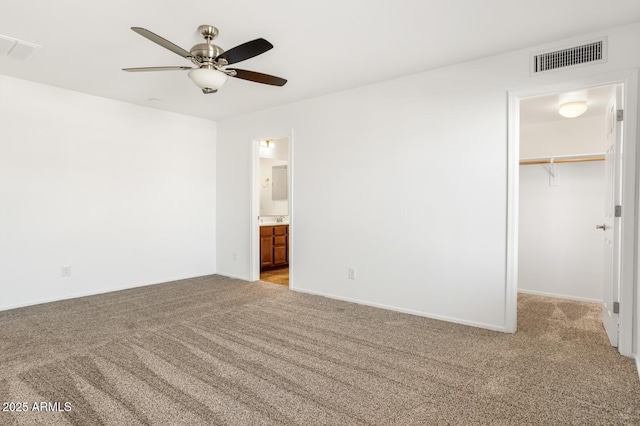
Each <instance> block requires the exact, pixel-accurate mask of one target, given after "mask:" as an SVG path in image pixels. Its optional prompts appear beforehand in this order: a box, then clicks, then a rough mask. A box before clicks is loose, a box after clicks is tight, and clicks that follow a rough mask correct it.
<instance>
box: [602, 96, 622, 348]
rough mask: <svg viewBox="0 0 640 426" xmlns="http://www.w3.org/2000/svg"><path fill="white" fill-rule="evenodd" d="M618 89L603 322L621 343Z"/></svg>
mask: <svg viewBox="0 0 640 426" xmlns="http://www.w3.org/2000/svg"><path fill="white" fill-rule="evenodd" d="M619 104H620V103H617V102H616V90H615V88H614V91H613V93H612V96H611V100H610V101H609V104H608V106H607V123H606V126H607V151H606V155H605V179H606V184H605V206H604V213H605V216H604V222H603V223H602V224H601V225H597V226H596V228H597V229H602V230H603V231H604V295H603V304H602V322H603V324H604V328H605V330H606V332H607V336H608V337H609V341H610V342H611V346H615V347H617V346H618V306H619V305H618V302H619V301H620V299H619V297H620V218H619V217H616V206H619V205H621V180H622V173H621V172H622V152H621V149H620V148H621V146H622V122H621V121H618V120H617V106H616V105H619Z"/></svg>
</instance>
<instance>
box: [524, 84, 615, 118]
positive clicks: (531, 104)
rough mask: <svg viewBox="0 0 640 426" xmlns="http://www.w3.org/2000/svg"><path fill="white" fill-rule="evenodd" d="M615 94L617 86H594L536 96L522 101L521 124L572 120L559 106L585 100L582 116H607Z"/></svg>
mask: <svg viewBox="0 0 640 426" xmlns="http://www.w3.org/2000/svg"><path fill="white" fill-rule="evenodd" d="M614 95H615V86H601V87H592V88H587V89H584V90H580V91H576V92H568V93H556V94H550V95H544V96H536V97H532V98H528V99H523V100H521V101H520V124H522V125H527V124H539V123H548V122H550V121H560V120H572V119H571V118H565V117H563V116H561V115H560V114H559V113H558V108H559V107H560V104H561V103H563V102H571V101H577V100H584V101H586V102H587V111H586V112H585V113H584V114H582V115H581V116H580V117H581V118H585V117H596V116H602V117H605V116H606V114H607V105H608V103H609V100H610V99H611V97H612V96H614Z"/></svg>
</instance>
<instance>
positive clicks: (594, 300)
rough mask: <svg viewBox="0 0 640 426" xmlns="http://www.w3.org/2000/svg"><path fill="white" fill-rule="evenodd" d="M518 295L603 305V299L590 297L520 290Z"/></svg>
mask: <svg viewBox="0 0 640 426" xmlns="http://www.w3.org/2000/svg"><path fill="white" fill-rule="evenodd" d="M518 293H524V294H533V295H535V296H545V297H555V298H556V299H567V300H575V301H577V302H593V303H602V299H590V298H588V297H579V296H568V295H566V294H556V293H546V292H543V291H534V290H525V289H518Z"/></svg>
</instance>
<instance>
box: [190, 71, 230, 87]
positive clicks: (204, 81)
mask: <svg viewBox="0 0 640 426" xmlns="http://www.w3.org/2000/svg"><path fill="white" fill-rule="evenodd" d="M189 78H190V79H191V80H193V82H194V83H195V84H196V86H198V87H199V88H201V89H203V90H206V91H216V90H218V89H219V88H221V87H222V86H223V85H224V83H225V82H226V81H227V74H225V73H223V72H221V71H218V70H216V69H213V68H196V69H194V70H191V71H189Z"/></svg>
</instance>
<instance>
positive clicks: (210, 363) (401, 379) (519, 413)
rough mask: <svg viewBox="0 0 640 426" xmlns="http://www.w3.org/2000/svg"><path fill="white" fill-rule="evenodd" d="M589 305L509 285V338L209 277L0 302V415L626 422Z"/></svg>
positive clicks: (618, 370)
mask: <svg viewBox="0 0 640 426" xmlns="http://www.w3.org/2000/svg"><path fill="white" fill-rule="evenodd" d="M599 315H600V309H599V307H598V305H595V304H590V303H578V302H569V301H563V300H559V299H548V298H542V297H536V296H529V295H521V296H520V301H519V319H518V321H519V331H518V332H517V333H516V334H513V335H509V334H502V333H497V332H491V331H487V330H481V329H477V328H472V327H466V326H462V325H456V324H450V323H445V322H440V321H435V320H430V319H426V318H421V317H417V316H411V315H406V314H401V313H397V312H391V311H385V310H380V309H376V308H371V307H366V306H360V305H354V304H350V303H346V302H340V301H336V300H331V299H326V298H322V297H318V296H311V295H306V294H301V293H296V292H292V291H290V290H289V289H288V288H287V287H284V286H282V285H274V284H267V283H261V282H256V283H246V282H243V281H238V280H232V279H229V278H224V277H220V276H209V277H202V278H197V279H191V280H183V281H177V282H173V283H167V284H161V285H155V286H149V287H143V288H138V289H132V290H126V291H120V292H114V293H109V294H104V295H99V296H92V297H85V298H80V299H74V300H68V301H63V302H56V303H49V304H44V305H39V306H33V307H27V308H21V309H15V310H11V311H4V312H0V366H1V368H0V400H1V401H2V402H3V405H4V407H3V408H6V409H7V410H9V411H0V424H2V425H23V424H46V425H64V424H74V425H100V424H106V425H138V424H158V425H224V424H230V425H441V424H451V425H457V424H459V425H471V424H478V425H600V424H602V425H604V424H606V425H612V424H628V425H638V424H640V381H639V380H638V374H637V372H636V370H635V365H634V363H633V362H632V361H631V360H630V359H627V358H624V357H622V356H620V355H619V354H618V353H617V352H616V350H615V349H613V348H611V347H610V346H609V345H608V342H607V339H606V336H605V335H604V331H603V329H602V326H601V324H600V321H599ZM9 402H13V403H19V404H18V405H16V404H14V405H9V404H4V403H9ZM42 402H44V403H45V404H44V405H40V403H42ZM22 403H25V405H24V407H23V405H22ZM47 403H48V404H47ZM34 404H36V405H35V407H37V408H40V409H41V410H40V411H36V410H34ZM18 407H20V408H26V412H16V411H15V410H16V408H18ZM45 409H46V410H45ZM65 409H69V411H65ZM10 410H14V411H10Z"/></svg>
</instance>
